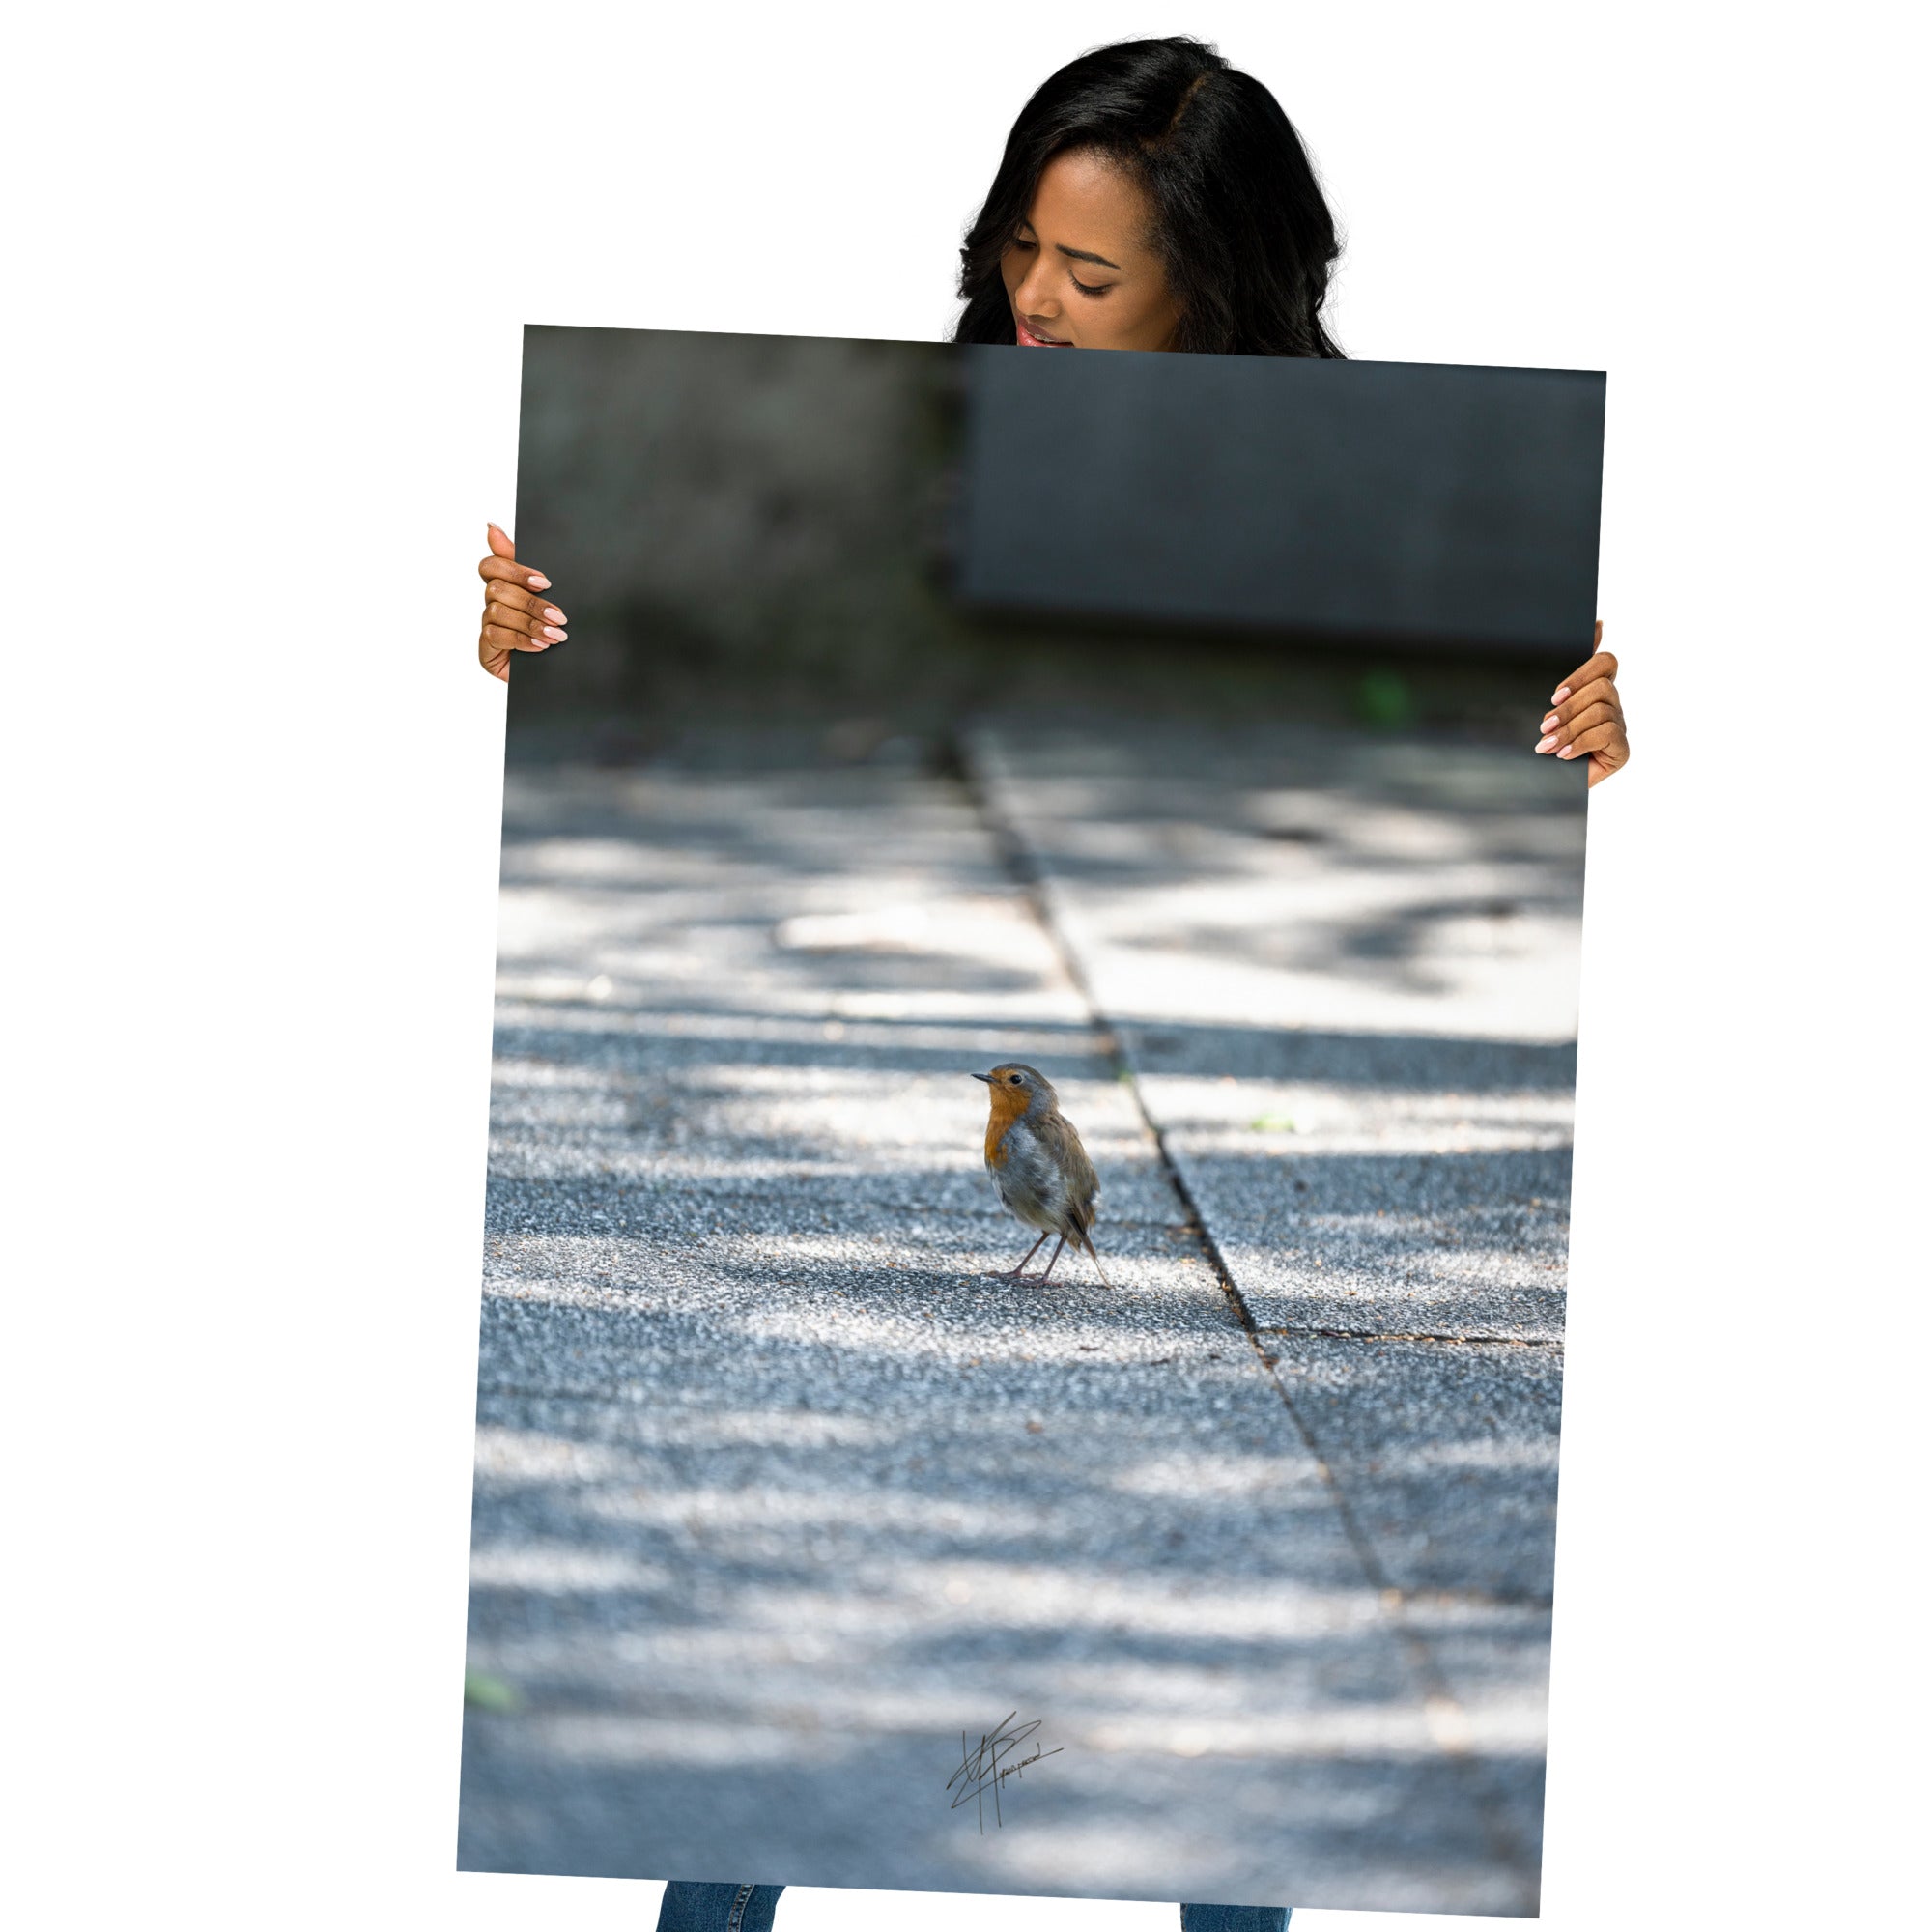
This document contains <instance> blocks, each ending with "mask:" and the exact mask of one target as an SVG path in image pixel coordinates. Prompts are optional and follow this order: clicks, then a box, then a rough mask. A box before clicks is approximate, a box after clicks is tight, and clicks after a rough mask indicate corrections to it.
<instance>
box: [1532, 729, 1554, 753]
mask: <svg viewBox="0 0 1932 1932" xmlns="http://www.w3.org/2000/svg"><path fill="white" fill-rule="evenodd" d="M1555 743H1556V733H1555V732H1554V731H1552V732H1550V734H1549V735H1548V737H1547V738H1544V739H1541V740H1540V741H1539V742H1538V744H1537V747H1536V749H1537V750H1538V751H1539V752H1547V751H1548V750H1549V749H1550V747H1551V746H1552V745H1554V744H1555Z"/></svg>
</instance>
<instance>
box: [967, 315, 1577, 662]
mask: <svg viewBox="0 0 1932 1932" xmlns="http://www.w3.org/2000/svg"><path fill="white" fill-rule="evenodd" d="M964 354H965V364H966V366H965V371H964V375H965V383H966V394H967V399H968V402H967V420H966V450H965V467H964V479H963V483H964V487H963V491H962V496H961V500H960V522H959V526H958V529H957V532H956V539H955V541H956V563H957V575H956V578H955V587H956V590H957V594H958V595H959V597H960V598H961V600H962V601H964V602H966V603H969V604H976V605H980V606H986V607H994V608H1000V609H1008V610H1015V611H1068V612H1080V613H1088V614H1092V615H1094V616H1109V617H1126V618H1138V619H1147V618H1153V619H1156V620H1163V621H1173V622H1183V623H1202V624H1227V625H1259V626H1264V627H1268V628H1278V629H1284V630H1303V631H1315V632H1324V633H1330V634H1337V633H1339V634H1348V633H1365V634H1375V635H1380V636H1399V637H1405V638H1408V639H1414V640H1416V641H1419V642H1426V641H1431V640H1438V641H1444V642H1446V641H1450V640H1458V641H1475V642H1479V643H1482V642H1487V643H1490V644H1498V645H1510V646H1515V647H1521V648H1538V649H1541V648H1548V649H1561V648H1568V649H1571V650H1573V651H1578V652H1581V651H1584V650H1587V646H1588V643H1589V639H1590V633H1591V626H1592V624H1593V622H1594V620H1595V616H1596V594H1597V526H1598V516H1599V509H1600V498H1601V492H1602V478H1603V451H1604V378H1603V376H1602V375H1601V374H1596V373H1591V372H1581V371H1572V370H1553V369H1484V368H1463V367H1454V366H1437V365H1432V364H1428V363H1408V362H1323V361H1312V360H1303V359H1298V358H1294V357H1268V356H1245V355H1144V354H1137V353H1129V352H1116V353H1109V354H1099V353H1088V354H1085V355H1083V354H1080V353H1078V352H1068V351H1053V350H1037V351H1035V350H1009V349H1004V348H975V349H970V350H968V351H966V352H964Z"/></svg>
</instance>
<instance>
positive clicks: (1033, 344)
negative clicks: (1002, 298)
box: [1013, 315, 1073, 349]
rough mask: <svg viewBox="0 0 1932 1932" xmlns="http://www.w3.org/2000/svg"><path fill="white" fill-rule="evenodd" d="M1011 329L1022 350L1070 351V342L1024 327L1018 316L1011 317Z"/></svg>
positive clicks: (1023, 322) (1024, 324)
mask: <svg viewBox="0 0 1932 1932" xmlns="http://www.w3.org/2000/svg"><path fill="white" fill-rule="evenodd" d="M1013 329H1014V332H1015V335H1016V337H1017V339H1018V342H1019V346H1020V347H1021V348H1022V349H1070V348H1072V346H1073V345H1072V344H1071V343H1070V342H1065V341H1063V340H1062V339H1061V338H1060V337H1059V336H1057V335H1041V334H1038V333H1037V331H1036V330H1034V329H1031V328H1029V327H1027V326H1026V322H1025V320H1024V319H1023V318H1022V317H1020V316H1017V315H1016V316H1014V317H1013Z"/></svg>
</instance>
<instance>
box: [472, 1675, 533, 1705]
mask: <svg viewBox="0 0 1932 1932" xmlns="http://www.w3.org/2000/svg"><path fill="white" fill-rule="evenodd" d="M463 1701H464V1702H465V1703H466V1704H467V1705H469V1708H470V1709H471V1710H472V1711H514V1710H515V1709H516V1708H517V1706H518V1705H519V1704H520V1703H522V1702H523V1699H522V1698H520V1697H519V1696H518V1695H517V1693H516V1690H514V1689H513V1688H512V1687H511V1686H510V1685H508V1684H505V1683H504V1682H503V1680H502V1679H501V1678H500V1677H492V1676H491V1675H490V1674H489V1672H488V1671H484V1670H466V1671H465V1672H464V1673H463Z"/></svg>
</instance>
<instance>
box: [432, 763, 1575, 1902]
mask: <svg viewBox="0 0 1932 1932" xmlns="http://www.w3.org/2000/svg"><path fill="white" fill-rule="evenodd" d="M888 749H889V751H890V750H891V748H888ZM968 749H969V767H970V770H971V773H972V781H971V782H970V783H962V782H961V781H959V780H958V779H957V778H956V777H951V776H941V775H935V774H934V773H932V772H929V771H927V770H924V769H923V768H922V767H921V766H919V765H918V764H917V763H916V762H914V761H911V760H905V761H899V762H895V761H893V760H892V758H891V757H888V758H886V759H884V760H879V761H874V762H872V763H868V764H865V765H861V766H850V767H841V766H838V765H832V764H828V763H826V762H825V761H823V760H820V759H815V758H812V757H808V756H804V755H800V754H798V753H796V752H795V750H794V751H791V752H788V751H787V750H786V749H785V747H784V746H783V745H782V744H778V743H765V744H753V743H752V742H750V741H746V740H731V739H728V738H722V737H721V739H720V740H719V741H718V742H716V743H713V744H711V745H709V746H706V747H704V748H701V751H700V752H699V753H691V754H686V755H683V756H681V757H680V758H678V759H677V760H675V761H673V760H669V759H667V760H666V761H664V762H661V763H658V764H655V765H652V766H650V767H647V768H645V769H641V770H627V771H626V770H619V771H603V770H597V769H593V768H590V767H584V766H568V765H561V766H540V765H533V766H515V765H513V766H512V768H511V772H510V776H509V781H508V787H507V792H506V803H505V827H504V861H503V890H502V928H501V938H500V950H499V969H500V987H501V991H500V1004H499V1024H498V1038H497V1075H496V1081H495V1089H494V1093H495V1108H494V1133H493V1157H492V1184H491V1193H490V1207H489V1227H488V1234H487V1239H486V1256H485V1280H484V1298H483V1309H482V1353H481V1371H480V1379H479V1391H478V1438H477V1447H478V1461H477V1477H476V1502H475V1531H474V1554H473V1575H472V1586H471V1611H472V1632H471V1642H470V1664H471V1667H472V1669H473V1670H476V1671H478V1672H481V1673H484V1674H486V1675H487V1676H488V1677H490V1678H493V1679H496V1680H497V1682H498V1684H499V1685H500V1686H502V1687H504V1689H505V1690H506V1692H507V1697H506V1698H503V1699H499V1700H498V1701H499V1702H503V1703H505V1704H506V1706H507V1707H506V1708H497V1709H473V1710H471V1711H470V1712H469V1714H468V1718H467V1731H466V1744H465V1751H464V1795H463V1812H462V1831H461V1848H460V1861H461V1863H462V1864H463V1865H464V1866H465V1867H466V1868H469V1869H487V1870H506V1871H541V1872H574V1873H584V1874H599V1875H613V1876H638V1877H655V1878H662V1877H666V1876H679V1877H688V1878H708V1879H741V1880H742V1879H761V1880H771V1881H777V1880H783V1881H785V1882H789V1883H796V1884H811V1885H856V1886H868V1887H883V1888H888V1889H946V1890H966V1891H972V1890H982V1891H989V1892H1000V1891H1012V1890H1016V1889H1017V1890H1027V1891H1037V1892H1060V1893H1065V1894H1070V1895H1087V1896H1118V1897H1134V1898H1163V1899H1164V1898H1175V1897H1182V1896H1185V1897H1195V1898H1212V1899H1220V1900H1226V1901H1231V1902H1240V1901H1246V1902H1257V1903H1270V1902H1281V1901H1284V1900H1286V1901H1288V1902H1292V1903H1296V1904H1308V1905H1334V1906H1344V1907H1356V1908H1360V1909H1383V1910H1426V1909H1434V1910H1446V1911H1463V1912H1471V1913H1485V1912H1487V1913H1503V1914H1521V1913H1526V1912H1530V1911H1533V1910H1534V1906H1535V1897H1536V1867H1537V1840H1538V1833H1539V1824H1540V1812H1541V1791H1542V1762H1543V1728H1544V1719H1543V1709H1544V1690H1545V1683H1546V1674H1547V1642H1548V1609H1549V1595H1550V1582H1549V1569H1550V1550H1551V1545H1552V1542H1553V1527H1554V1486H1555V1470H1556V1431H1557V1418H1558V1406H1559V1391H1560V1348H1559V1346H1558V1345H1559V1344H1560V1338H1561V1329H1562V1294H1563V1259H1564V1251H1565V1243H1566V1228H1565V1220H1564V1215H1565V1208H1566V1204H1567V1194H1568V1181H1567V1158H1568V1115H1569V1102H1570V1082H1571V1065H1572V1046H1571V1042H1572V1041H1573V1039H1574V1025H1575V1013H1574V1000H1575V944H1576V933H1577V908H1578V896H1579V893H1580V874H1581V864H1580V860H1581V826H1582V819H1581V812H1580V806H1581V793H1580V789H1579V788H1578V787H1577V786H1566V785H1565V784H1564V783H1563V782H1562V780H1563V779H1565V778H1570V777H1575V776H1576V775H1575V774H1567V773H1566V774H1557V775H1552V774H1550V773H1549V772H1548V769H1547V767H1548V761H1547V760H1538V761H1531V760H1529V759H1527V758H1525V757H1523V756H1521V755H1520V754H1504V753H1490V752H1481V753H1478V752H1475V751H1471V750H1470V749H1469V748H1466V747H1461V748H1448V749H1447V750H1446V751H1444V750H1441V749H1440V748H1429V749H1427V750H1420V749H1417V748H1413V747H1411V748H1406V750H1405V748H1402V747H1399V746H1393V745H1390V744H1389V743H1387V742H1383V741H1377V740H1372V739H1367V738H1364V739H1362V740H1359V741H1357V740H1354V739H1351V738H1348V737H1343V738H1340V739H1337V738H1333V737H1331V738H1326V739H1323V738H1315V737H1310V738H1307V739H1297V738H1296V737H1295V736H1294V735H1293V734H1292V733H1284V732H1281V731H1278V730H1277V731H1275V732H1272V733H1264V732H1260V731H1253V732H1244V733H1236V734H1231V733H1218V734H1209V733H1206V732H1202V731H1197V730H1192V729H1191V727H1190V728H1187V729H1183V728H1179V727H1170V728H1168V729H1165V730H1164V731H1163V732H1162V733H1161V734H1160V735H1159V737H1158V739H1157V741H1152V740H1146V739H1138V738H1136V737H1135V735H1134V733H1133V732H1131V731H1128V730H1126V729H1124V728H1111V727H1110V728H1109V729H1108V730H1106V731H1098V730H1094V729H1089V730H1087V731H1084V732H1082V731H1078V730H1067V731H1064V732H1060V733H1057V734H1040V733H1031V734H1030V733H1029V732H1028V731H1027V730H1026V729H1025V728H1024V727H1022V726H1019V725H1012V726H1009V727H1007V728H1004V729H1000V728H993V729H989V730H988V731H987V732H986V733H984V734H982V735H981V736H980V737H978V738H976V739H975V740H973V741H972V743H971V744H970V746H969V748H968ZM1525 765H1527V766H1530V767H1531V770H1530V773H1529V775H1528V777H1527V778H1525V777H1524V775H1523V774H1522V772H1521V771H1520V770H1519V769H1518V767H1520V766H1525ZM1505 767H1507V769H1506V768H1505ZM1150 774H1152V775H1153V776H1150ZM1579 783H1580V781H1579ZM1029 871H1031V873H1032V874H1033V880H1034V882H1033V884H1031V885H1030V884H1029V882H1028V874H1029ZM1043 915H1044V916H1043ZM1004 1059H1019V1060H1026V1061H1030V1062H1032V1063H1033V1064H1034V1065H1037V1066H1039V1067H1040V1068H1042V1070H1044V1071H1045V1072H1047V1073H1048V1075H1049V1076H1050V1077H1051V1078H1052V1079H1053V1080H1054V1081H1055V1082H1056V1083H1057V1085H1058V1086H1059V1088H1060V1092H1061V1095H1062V1100H1063V1104H1064V1106H1065V1111H1066V1113H1067V1114H1068V1116H1069V1117H1070V1118H1071V1119H1072V1120H1073V1121H1074V1122H1076V1123H1077V1124H1078V1125H1079V1127H1080V1129H1081V1131H1082V1133H1083V1135H1084V1137H1085V1139H1086V1142H1087V1146H1088V1148H1089V1151H1090V1152H1091V1153H1092V1154H1093V1156H1094V1161H1095V1164H1096V1166H1097V1167H1098V1170H1099V1172H1100V1175H1101V1179H1102V1195H1101V1201H1100V1213H1101V1218H1100V1221H1099V1224H1098V1227H1097V1229H1096V1236H1097V1239H1098V1244H1099V1248H1100V1253H1101V1257H1102V1261H1103V1263H1104V1265H1105V1267H1106V1270H1107V1274H1108V1277H1109V1280H1110V1281H1111V1283H1112V1286H1111V1288H1108V1287H1103V1286H1102V1285H1101V1283H1100V1281H1099V1279H1098V1277H1097V1274H1096V1272H1095V1270H1094V1264H1092V1262H1091V1261H1088V1260H1086V1259H1084V1258H1074V1257H1068V1256H1063V1257H1062V1258H1061V1261H1060V1263H1059V1264H1058V1265H1057V1266H1056V1267H1055V1269H1054V1272H1053V1275H1052V1277H1051V1279H1050V1280H1048V1281H1045V1282H1042V1281H1041V1280H1040V1279H1038V1274H1037V1270H1038V1267H1039V1265H1040V1264H1041V1263H1043V1262H1044V1260H1045V1258H1046V1253H1047V1250H1042V1252H1041V1254H1040V1255H1039V1256H1038V1257H1037V1260H1036V1263H1035V1273H1034V1275H1033V1277H1032V1278H1029V1279H1026V1280H1022V1281H1018V1282H1015V1281H1010V1280H1003V1279H998V1278H996V1277H995V1276H994V1274H993V1272H992V1271H993V1270H995V1269H999V1268H1007V1267H1010V1266H1011V1265H1012V1264H1014V1263H1015V1262H1016V1261H1018V1259H1019V1257H1020V1255H1021V1254H1022V1253H1023V1252H1024V1250H1025V1248H1026V1246H1027V1243H1028V1240H1029V1239H1030V1236H1029V1235H1028V1234H1026V1233H1025V1232H1023V1231H1022V1230H1021V1229H1019V1228H1018V1226H1017V1225H1016V1224H1014V1223H1013V1222H1011V1221H1010V1220H1009V1219H1008V1218H1006V1217H1005V1216H1004V1215H1003V1214H1002V1212H1001V1211H1000V1209H999V1208H998V1206H997V1203H996V1202H995V1200H994V1198H993V1195H992V1192H991V1189H990V1186H989V1185H988V1183H987V1181H986V1179H985V1176H984V1173H983V1169H982V1167H981V1161H980V1136H981V1133H982V1129H983V1118H984V1106H985V1099H984V1091H985V1090H984V1089H983V1087H981V1086H980V1084H979V1083H977V1082H975V1081H973V1080H972V1079H971V1078H969V1077H968V1076H969V1075H970V1074H971V1073H972V1072H974V1071H975V1070H983V1069H984V1068H986V1067H988V1066H990V1065H993V1064H994V1063H995V1062H996V1061H999V1060H1004ZM1049 1246H1050V1244H1049ZM1223 1266H1225V1268H1226V1270H1227V1275H1228V1277H1229V1279H1228V1280H1224V1279H1223V1276H1222V1274H1221V1272H1220V1269H1221V1268H1222V1267H1223ZM1009 1713H1013V1714H1015V1716H1016V1721H1019V1722H1028V1721H1032V1720H1038V1722H1039V1725H1040V1729H1039V1731H1038V1733H1037V1736H1036V1737H1035V1738H1034V1739H1033V1741H1032V1742H1031V1743H1030V1744H1029V1745H1028V1746H1027V1747H1026V1749H1027V1750H1032V1749H1034V1748H1036V1747H1037V1748H1040V1749H1042V1750H1043V1751H1049V1752H1051V1753H1052V1755H1050V1756H1042V1757H1041V1758H1040V1759H1039V1761H1038V1762H1037V1764H1036V1765H1031V1766H1028V1767H1027V1768H1026V1769H1025V1770H1024V1771H1023V1772H1021V1773H1020V1774H1019V1775H1018V1776H1013V1777H1009V1779H1008V1780H1007V1781H1006V1782H1005V1784H1004V1786H1003V1787H1002V1788H1001V1790H1000V1792H999V1816H998V1822H997V1823H996V1822H995V1818H994V1812H993V1798H992V1794H991V1793H990V1792H989V1793H988V1794H986V1798H985V1807H984V1818H983V1824H982V1819H981V1806H980V1804H979V1803H978V1802H977V1801H969V1802H967V1803H965V1804H958V1805H954V1804H953V1802H952V1800H953V1797H954V1795H955V1793H956V1790H957V1787H956V1786H955V1787H954V1789H953V1790H951V1791H950V1790H949V1788H948V1780H949V1778H952V1776H953V1774H954V1772H955V1771H956V1770H958V1768H959V1766H960V1763H961V1760H962V1756H963V1754H964V1748H965V1747H964V1745H963V1744H962V1743H961V1741H960V1738H961V1733H962V1732H963V1733H965V1734H966V1741H967V1742H968V1743H971V1742H977V1740H978V1739H979V1738H980V1735H981V1734H982V1733H984V1732H988V1731H991V1730H994V1729H996V1728H997V1727H998V1725H999V1724H1000V1723H1001V1721H1002V1720H1003V1719H1006V1718H1007V1717H1008V1714H1009ZM1022 1755H1024V1753H1022Z"/></svg>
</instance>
